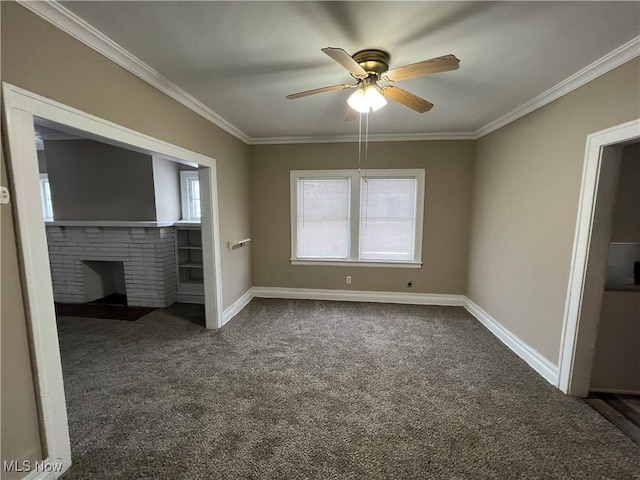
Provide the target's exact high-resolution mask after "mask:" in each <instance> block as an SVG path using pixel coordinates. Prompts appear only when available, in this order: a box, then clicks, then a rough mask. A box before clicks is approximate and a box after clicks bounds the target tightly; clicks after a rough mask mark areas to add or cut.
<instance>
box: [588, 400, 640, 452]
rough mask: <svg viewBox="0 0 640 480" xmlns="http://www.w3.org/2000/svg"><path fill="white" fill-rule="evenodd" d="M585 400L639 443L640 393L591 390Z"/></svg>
mask: <svg viewBox="0 0 640 480" xmlns="http://www.w3.org/2000/svg"><path fill="white" fill-rule="evenodd" d="M586 402H587V403H588V404H589V405H591V407H593V408H594V409H595V410H596V411H597V412H599V413H600V414H601V415H602V416H603V417H604V418H606V419H607V420H609V421H610V422H611V423H612V424H613V425H615V426H616V427H617V428H618V429H619V430H620V431H621V432H622V433H624V434H625V435H626V436H627V437H629V438H630V439H631V440H633V441H634V442H635V443H636V444H638V445H640V395H620V394H615V393H598V392H592V393H591V394H590V395H589V398H587V399H586Z"/></svg>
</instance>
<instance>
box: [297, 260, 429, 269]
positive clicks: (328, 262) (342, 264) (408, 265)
mask: <svg viewBox="0 0 640 480" xmlns="http://www.w3.org/2000/svg"><path fill="white" fill-rule="evenodd" d="M289 263H291V265H304V266H316V267H317V266H322V267H326V266H336V267H382V268H422V262H402V263H401V262H371V261H362V262H355V261H352V260H305V259H302V258H292V259H290V260H289Z"/></svg>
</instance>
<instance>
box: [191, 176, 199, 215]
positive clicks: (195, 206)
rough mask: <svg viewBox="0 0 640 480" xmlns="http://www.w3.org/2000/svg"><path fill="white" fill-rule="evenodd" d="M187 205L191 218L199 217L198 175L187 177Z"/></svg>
mask: <svg viewBox="0 0 640 480" xmlns="http://www.w3.org/2000/svg"><path fill="white" fill-rule="evenodd" d="M189 205H190V208H189V212H190V214H191V218H193V219H197V218H200V217H201V216H202V213H201V211H200V180H199V179H198V177H195V178H190V179H189Z"/></svg>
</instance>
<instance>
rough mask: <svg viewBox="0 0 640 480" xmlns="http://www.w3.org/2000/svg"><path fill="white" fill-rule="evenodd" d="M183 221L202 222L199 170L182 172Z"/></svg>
mask: <svg viewBox="0 0 640 480" xmlns="http://www.w3.org/2000/svg"><path fill="white" fill-rule="evenodd" d="M180 195H181V197H182V220H198V221H199V220H200V217H201V216H202V214H201V212H200V180H199V178H198V171H197V170H193V171H192V170H186V171H185V170H183V171H181V172H180Z"/></svg>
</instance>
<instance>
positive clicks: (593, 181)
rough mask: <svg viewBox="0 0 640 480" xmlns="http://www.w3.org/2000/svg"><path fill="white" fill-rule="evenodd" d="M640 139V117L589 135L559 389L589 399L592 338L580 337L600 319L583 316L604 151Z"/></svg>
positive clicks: (573, 256) (572, 259) (566, 308)
mask: <svg viewBox="0 0 640 480" xmlns="http://www.w3.org/2000/svg"><path fill="white" fill-rule="evenodd" d="M639 138H640V118H639V119H636V120H632V121H630V122H626V123H623V124H621V125H616V126H614V127H611V128H607V129H605V130H601V131H599V132H594V133H592V134H590V135H588V136H587V144H586V149H585V159H584V167H583V171H582V184H581V187H580V203H579V205H578V218H577V224H576V232H575V236H574V242H573V254H572V257H571V268H570V271H569V286H568V290H567V299H566V303H565V310H564V320H563V326H562V338H561V343H560V357H559V361H558V384H557V386H558V388H559V389H560V390H562V391H563V392H565V393H568V394H570V395H576V396H586V395H587V394H588V391H589V379H590V376H591V368H590V366H591V363H592V362H593V351H591V352H589V351H588V349H589V348H590V347H589V341H588V340H589V339H588V338H581V337H580V336H579V335H578V334H579V332H580V331H595V328H596V327H597V325H594V324H593V322H597V319H593V318H591V316H589V317H587V318H585V319H584V321H582V319H581V317H582V303H583V297H584V286H585V280H586V274H587V261H588V259H589V250H590V246H591V236H592V232H593V219H594V213H595V208H596V198H597V195H598V183H599V180H600V171H601V167H602V154H603V150H604V148H605V147H607V146H611V145H615V144H620V143H625V142H630V141H633V140H637V139H639ZM585 340H586V341H585ZM581 354H582V355H581ZM578 356H580V357H581V358H585V359H586V363H585V364H584V365H577V363H576V358H577V357H578ZM587 363H588V365H587Z"/></svg>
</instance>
